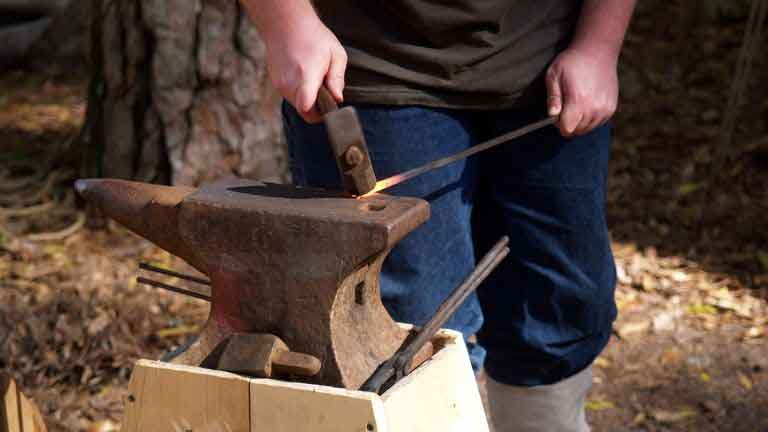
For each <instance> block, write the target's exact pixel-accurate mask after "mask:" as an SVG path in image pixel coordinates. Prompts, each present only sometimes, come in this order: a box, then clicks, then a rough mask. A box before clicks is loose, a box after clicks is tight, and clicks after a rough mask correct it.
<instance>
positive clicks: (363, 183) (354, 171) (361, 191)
mask: <svg viewBox="0 0 768 432" xmlns="http://www.w3.org/2000/svg"><path fill="white" fill-rule="evenodd" d="M325 126H326V128H327V129H328V138H329V140H330V142H331V149H332V150H333V155H334V158H335V159H336V165H337V166H338V168H339V174H340V175H341V181H342V184H343V186H344V189H345V190H346V191H347V192H349V193H351V194H352V195H365V194H366V193H368V192H370V191H371V190H373V188H374V187H375V186H376V175H375V174H374V172H373V165H372V164H371V157H370V155H369V154H368V145H367V144H366V143H365V137H364V136H363V128H362V126H361V125H360V119H359V118H358V116H357V111H355V109H354V108H353V107H345V108H342V109H339V110H335V111H331V112H329V113H328V114H326V115H325Z"/></svg>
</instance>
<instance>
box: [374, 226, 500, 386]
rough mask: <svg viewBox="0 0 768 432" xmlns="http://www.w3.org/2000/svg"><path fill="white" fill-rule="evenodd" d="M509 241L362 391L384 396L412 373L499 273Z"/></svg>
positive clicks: (495, 250) (489, 256)
mask: <svg viewBox="0 0 768 432" xmlns="http://www.w3.org/2000/svg"><path fill="white" fill-rule="evenodd" d="M508 244H509V237H506V236H505V237H502V238H501V240H499V241H498V242H497V243H496V245H495V246H494V247H493V248H492V249H491V250H490V251H489V252H488V253H487V254H486V255H485V256H484V257H483V259H482V260H481V261H480V263H479V264H478V265H477V267H475V270H473V271H472V273H471V274H470V275H469V276H468V277H467V278H466V279H465V280H464V282H463V283H462V284H461V285H459V287H458V288H456V289H455V290H454V291H453V293H452V294H451V295H450V296H449V297H448V299H446V300H445V302H443V304H442V305H440V307H439V308H438V309H437V312H435V314H434V315H433V316H432V318H431V319H430V320H429V322H427V324H426V325H425V326H424V327H422V328H421V330H420V331H419V332H418V334H417V335H416V337H415V338H413V339H411V340H410V341H406V342H405V344H404V346H403V347H402V348H401V349H400V350H398V352H397V353H396V354H395V355H394V356H392V358H390V359H389V360H387V361H386V362H384V363H382V365H381V366H379V368H378V369H376V372H374V373H373V375H371V377H370V378H369V379H368V380H367V381H366V382H365V383H364V384H363V385H362V387H360V390H361V391H368V392H374V393H379V394H382V393H384V392H385V391H386V390H387V389H388V388H389V387H391V386H392V385H394V383H395V382H397V381H399V380H400V379H401V378H403V377H404V376H405V375H408V374H409V373H410V372H411V371H410V370H409V368H410V367H411V364H412V360H413V357H414V356H415V355H416V353H418V352H419V351H420V350H421V349H422V348H423V347H424V345H425V344H426V343H427V342H429V341H430V340H431V339H432V338H433V337H434V335H435V334H436V333H437V331H438V330H440V328H442V326H443V325H444V324H445V323H446V322H447V321H448V319H450V317H451V316H453V314H454V313H455V312H456V310H457V309H458V308H459V307H460V306H461V305H462V304H463V303H464V301H465V300H466V299H467V297H469V295H470V294H471V293H472V292H474V291H475V290H476V289H477V287H479V286H480V284H482V283H483V281H485V279H486V278H487V277H488V276H489V275H490V274H491V272H492V271H493V270H494V269H496V267H497V266H498V265H499V264H500V263H501V261H503V260H504V258H506V256H507V255H508V254H509V248H508V247H507V245H508Z"/></svg>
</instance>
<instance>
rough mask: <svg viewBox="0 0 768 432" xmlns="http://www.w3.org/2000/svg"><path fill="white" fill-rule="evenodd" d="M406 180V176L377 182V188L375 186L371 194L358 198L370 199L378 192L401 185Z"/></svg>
mask: <svg viewBox="0 0 768 432" xmlns="http://www.w3.org/2000/svg"><path fill="white" fill-rule="evenodd" d="M405 178H406V177H405V176H402V175H399V176H395V177H390V178H387V179H384V180H379V181H377V182H376V186H374V187H373V189H371V191H370V192H368V193H366V194H364V195H360V196H359V197H358V198H366V197H369V196H371V195H373V194H375V193H377V192H381V191H383V190H384V189H387V188H390V187H392V186H394V185H396V184H398V183H400V182H401V181H402V180H404V179H405Z"/></svg>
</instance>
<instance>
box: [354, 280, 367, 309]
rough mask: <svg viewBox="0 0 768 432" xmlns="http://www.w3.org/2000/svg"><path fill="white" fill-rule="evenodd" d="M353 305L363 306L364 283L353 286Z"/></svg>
mask: <svg viewBox="0 0 768 432" xmlns="http://www.w3.org/2000/svg"><path fill="white" fill-rule="evenodd" d="M355 303H357V304H359V305H364V304H365V281H363V282H360V283H358V284H357V285H356V286H355Z"/></svg>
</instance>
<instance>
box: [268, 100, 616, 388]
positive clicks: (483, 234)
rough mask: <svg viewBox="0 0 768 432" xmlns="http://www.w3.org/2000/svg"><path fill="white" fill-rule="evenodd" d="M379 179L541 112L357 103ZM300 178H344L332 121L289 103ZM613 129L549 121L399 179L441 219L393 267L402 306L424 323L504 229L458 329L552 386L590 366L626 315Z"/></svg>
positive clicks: (479, 360)
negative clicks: (619, 307)
mask: <svg viewBox="0 0 768 432" xmlns="http://www.w3.org/2000/svg"><path fill="white" fill-rule="evenodd" d="M356 108H357V109H358V113H359V115H360V120H361V123H362V125H363V129H364V132H365V136H366V139H367V141H368V147H369V150H370V153H371V158H372V160H373V165H374V169H375V171H376V175H377V177H378V178H379V179H382V178H385V177H388V176H390V175H393V174H397V173H399V172H401V171H404V170H406V169H409V168H413V167H415V166H418V165H421V164H423V163H425V162H428V161H431V160H433V159H437V158H439V157H442V156H445V155H449V154H453V153H455V152H458V151H461V150H465V149H467V148H469V147H471V146H473V145H475V144H478V143H480V142H482V141H485V140H487V139H490V138H493V137H495V136H497V135H500V134H502V133H504V132H507V131H510V130H512V129H515V128H518V127H520V126H523V125H525V124H527V123H530V122H533V121H535V120H538V119H541V118H543V117H544V116H545V114H544V112H543V111H542V112H535V110H518V111H516V110H505V111H462V110H446V109H432V108H425V107H387V106H358V107H356ZM283 114H284V121H285V127H286V134H287V137H288V143H289V148H290V156H291V161H290V163H291V171H292V173H293V178H294V182H295V183H297V184H300V185H309V186H316V187H324V188H334V189H339V188H340V181H339V174H338V172H337V170H336V164H335V162H334V160H333V156H332V154H331V150H330V146H329V144H328V142H327V137H326V131H325V128H324V126H323V125H309V124H306V123H305V122H304V121H302V119H301V118H300V117H299V116H298V114H297V113H296V112H295V111H294V110H293V108H291V107H290V106H289V105H287V104H285V105H284V106H283ZM610 141H611V139H610V129H609V128H608V127H607V126H604V127H601V128H599V129H597V130H595V131H593V132H592V133H590V134H587V135H584V136H580V137H577V138H574V139H564V138H562V137H561V136H560V135H559V133H558V131H557V129H555V128H554V127H549V128H546V129H544V130H541V131H539V132H536V133H533V134H530V135H528V136H526V137H523V138H520V139H518V140H515V141H513V142H509V143H506V144H503V145H502V146H500V147H497V148H495V149H493V150H490V151H488V152H484V153H481V154H479V155H477V156H475V157H472V158H470V159H467V160H463V161H460V162H457V163H455V164H453V165H450V166H447V167H444V168H441V169H439V170H436V171H432V172H429V173H427V174H424V175H422V176H420V177H417V178H415V179H413V180H410V181H408V182H405V183H402V184H400V185H398V186H396V187H394V188H392V189H389V190H387V191H386V193H389V194H392V195H405V196H412V197H421V198H424V199H426V200H427V201H429V203H430V205H431V207H432V217H431V219H430V220H429V221H428V222H427V223H426V224H425V225H424V226H422V227H420V228H419V229H417V230H416V231H414V232H413V233H412V234H410V235H409V236H408V237H406V238H405V239H404V240H403V241H402V242H401V243H400V244H399V245H398V246H397V247H396V248H395V249H394V250H393V251H392V253H391V254H390V256H389V257H388V259H387V261H386V263H385V266H384V268H383V271H382V279H381V292H382V298H383V300H384V304H385V306H386V307H387V309H388V310H389V312H390V314H391V315H392V317H393V318H394V319H396V320H398V321H401V322H410V323H415V324H423V323H424V322H426V321H427V320H428V319H429V318H430V317H431V315H432V314H433V313H434V312H435V310H436V309H437V307H438V306H439V305H440V303H442V302H443V300H444V299H445V298H446V297H447V296H448V295H449V293H450V292H451V291H452V290H453V289H454V288H455V287H456V286H457V285H458V284H459V283H460V282H461V281H462V280H463V279H464V278H465V277H466V276H467V275H468V274H469V273H470V272H471V271H472V269H473V267H474V265H475V263H476V259H479V258H480V257H482V255H483V254H485V252H487V251H488V250H489V249H490V248H491V246H492V245H493V244H494V243H495V242H496V241H497V240H498V239H499V238H500V237H501V236H503V235H508V236H509V237H510V239H511V245H510V248H511V253H510V255H509V257H508V258H507V259H506V260H505V261H504V262H503V263H502V265H501V266H500V267H499V268H498V269H497V270H496V272H495V273H494V274H492V275H491V277H490V278H489V279H488V281H487V282H486V283H485V284H483V286H481V287H480V288H479V290H478V293H477V295H475V296H472V297H471V298H470V299H469V300H467V302H466V303H465V304H464V305H463V306H462V307H461V308H460V310H459V311H458V312H457V313H456V315H454V316H453V318H452V319H451V320H450V321H449V322H448V324H447V327H449V328H453V329H456V330H459V331H461V332H462V333H463V334H464V336H465V338H469V337H470V336H472V335H475V334H476V335H477V341H478V343H477V344H468V348H469V351H470V358H471V360H472V364H473V367H475V368H476V370H477V369H478V368H480V367H482V366H483V365H484V367H485V369H486V371H487V373H488V374H489V375H490V376H491V377H492V378H493V379H495V380H496V381H500V382H502V383H506V384H512V385H522V386H534V385H542V384H552V383H555V382H558V381H560V380H562V379H565V378H568V377H570V376H572V375H574V374H576V373H578V372H580V371H581V370H583V369H585V368H586V367H587V366H589V365H590V364H591V363H592V362H593V361H594V359H595V358H596V357H597V355H598V354H599V353H600V352H601V351H602V349H603V348H604V347H605V345H606V343H607V342H608V339H609V337H610V334H611V325H612V322H613V320H614V319H615V317H616V306H615V303H614V299H613V294H614V285H615V268H614V262H613V256H612V253H611V249H610V242H609V236H608V230H607V227H606V221H605V215H604V213H605V193H606V176H607V170H608V159H609V153H610Z"/></svg>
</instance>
